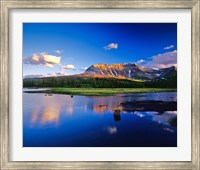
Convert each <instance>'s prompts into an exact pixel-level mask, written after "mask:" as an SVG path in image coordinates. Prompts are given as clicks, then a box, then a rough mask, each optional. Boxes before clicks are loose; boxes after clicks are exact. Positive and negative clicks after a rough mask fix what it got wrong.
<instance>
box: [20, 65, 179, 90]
mask: <svg viewBox="0 0 200 170" xmlns="http://www.w3.org/2000/svg"><path fill="white" fill-rule="evenodd" d="M23 86H24V87H87V88H152V87H153V88H159V87H160V88H177V68H176V67H175V66H172V67H169V68H162V69H151V68H144V67H141V66H138V65H137V64H135V63H129V64H110V65H108V64H94V65H92V66H90V67H89V68H88V69H87V70H86V71H85V72H84V73H82V74H76V75H63V76H49V77H37V78H24V79H23Z"/></svg>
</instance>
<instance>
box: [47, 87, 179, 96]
mask: <svg viewBox="0 0 200 170" xmlns="http://www.w3.org/2000/svg"><path fill="white" fill-rule="evenodd" d="M169 91H176V89H167V88H52V89H50V90H49V92H50V93H58V94H69V95H83V96H111V95H114V94H120V93H147V92H169Z"/></svg>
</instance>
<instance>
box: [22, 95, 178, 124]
mask: <svg viewBox="0 0 200 170" xmlns="http://www.w3.org/2000/svg"><path fill="white" fill-rule="evenodd" d="M155 94H156V99H158V101H156V100H144V101H143V100H141V98H142V99H144V95H146V98H147V99H149V98H150V97H149V95H150V96H151V99H152V96H153V95H152V94H151V93H149V94H142V95H138V94H136V95H135V96H134V95H133V94H131V95H126V96H125V97H124V96H123V95H117V96H109V97H99V96H98V97H86V96H73V97H71V96H69V95H57V94H54V95H53V96H45V95H44V94H35V95H36V96H37V97H30V98H29V102H30V103H37V101H38V104H37V105H35V106H34V108H33V109H32V110H30V111H32V113H31V118H30V123H31V126H33V125H34V123H35V124H38V123H39V124H40V125H42V124H46V123H51V124H55V125H56V124H58V123H59V121H60V114H61V113H62V112H63V111H64V112H65V115H66V116H67V117H68V116H70V117H71V116H73V114H74V113H75V112H76V109H77V108H79V110H82V113H83V112H85V113H87V111H88V110H90V111H92V112H93V113H97V114H100V115H102V114H105V113H113V118H114V121H120V120H121V114H124V113H134V114H135V115H137V116H139V117H140V118H142V117H145V116H146V115H149V116H152V120H153V121H157V122H168V121H166V119H167V120H169V119H170V118H172V117H174V116H175V115H174V114H176V102H175V101H174V98H176V96H175V94H174V93H171V97H170V98H171V99H172V100H173V101H168V99H169V94H168V95H167V96H168V97H167V98H164V97H163V98H162V95H163V96H165V95H164V94H159V96H158V94H157V93H155ZM24 95H25V98H26V96H27V97H28V96H29V95H32V94H24ZM160 99H163V100H162V101H160ZM25 107H26V105H25ZM25 109H26V108H25ZM144 113H145V114H144ZM161 113H162V116H161ZM169 115H172V116H169Z"/></svg>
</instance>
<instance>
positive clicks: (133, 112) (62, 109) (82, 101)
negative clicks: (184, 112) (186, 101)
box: [23, 92, 177, 147]
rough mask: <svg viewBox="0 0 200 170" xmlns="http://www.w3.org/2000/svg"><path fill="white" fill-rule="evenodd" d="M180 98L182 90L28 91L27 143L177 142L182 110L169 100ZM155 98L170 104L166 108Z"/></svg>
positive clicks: (25, 107) (168, 144)
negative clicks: (177, 119) (94, 93)
mask: <svg viewBox="0 0 200 170" xmlns="http://www.w3.org/2000/svg"><path fill="white" fill-rule="evenodd" d="M176 100H177V93H176V92H160V93H135V94H118V95H114V96H70V95H61V94H53V95H45V93H23V146H24V147H115V146H116V147H176V146H177V128H176V127H175V126H171V125H170V123H169V122H170V120H172V119H173V118H175V117H176V116H177V111H176V109H174V108H172V107H170V103H169V102H174V103H176ZM152 101H156V102H159V101H161V103H160V105H159V103H158V104H157V103H154V104H151V102H152ZM134 102H136V103H134ZM145 102H146V103H145ZM166 103H168V104H169V105H166ZM155 104H156V105H157V106H158V107H162V106H163V108H164V105H165V108H168V109H164V111H162V112H160V111H158V110H159V108H157V106H156V105H155ZM127 105H128V106H129V107H128V108H127ZM132 105H135V107H134V108H131V107H132ZM154 105H155V107H154ZM130 106H131V107H130ZM150 106H151V107H150ZM152 108H153V109H152ZM154 108H155V109H154ZM148 109H149V110H148Z"/></svg>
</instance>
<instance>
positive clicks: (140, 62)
mask: <svg viewBox="0 0 200 170" xmlns="http://www.w3.org/2000/svg"><path fill="white" fill-rule="evenodd" d="M144 62H145V60H143V59H141V60H138V61H136V63H137V64H142V63H144Z"/></svg>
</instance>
